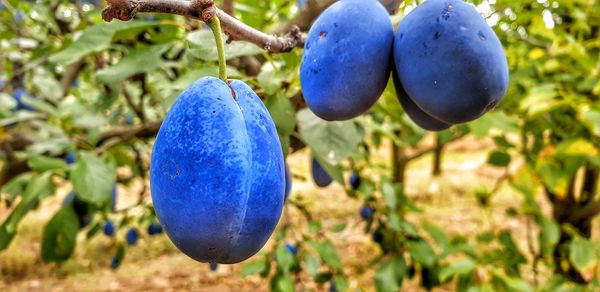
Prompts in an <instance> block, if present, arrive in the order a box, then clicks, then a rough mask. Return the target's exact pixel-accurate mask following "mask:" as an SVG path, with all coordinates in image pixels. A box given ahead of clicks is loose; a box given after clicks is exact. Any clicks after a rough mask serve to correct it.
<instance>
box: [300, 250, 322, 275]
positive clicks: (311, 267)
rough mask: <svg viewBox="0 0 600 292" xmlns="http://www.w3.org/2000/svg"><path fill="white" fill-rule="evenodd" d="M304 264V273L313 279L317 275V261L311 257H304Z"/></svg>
mask: <svg viewBox="0 0 600 292" xmlns="http://www.w3.org/2000/svg"><path fill="white" fill-rule="evenodd" d="M304 263H305V267H306V272H307V273H308V274H309V275H310V276H311V277H313V278H314V277H315V276H316V275H317V274H318V273H319V267H320V265H319V259H318V258H317V257H315V256H313V255H306V257H305V258H304Z"/></svg>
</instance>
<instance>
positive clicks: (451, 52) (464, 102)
mask: <svg viewBox="0 0 600 292" xmlns="http://www.w3.org/2000/svg"><path fill="white" fill-rule="evenodd" d="M394 61H395V64H396V69H397V70H398V75H399V79H400V81H401V82H402V86H403V88H404V89H405V90H406V93H407V94H408V96H410V97H411V99H412V101H414V103H415V104H416V105H417V106H418V108H420V109H422V110H423V111H424V112H425V113H426V114H427V115H429V116H431V117H433V118H434V119H437V120H439V121H441V122H443V123H446V124H458V123H464V122H468V121H471V120H474V119H476V118H478V117H480V116H481V115H483V114H484V113H486V112H487V111H489V110H490V109H492V108H494V107H495V106H496V105H497V104H498V103H499V102H500V100H501V98H502V97H503V96H504V94H505V93H506V90H507V88H508V81H509V77H508V63H507V60H506V55H505V53H504V49H503V48H502V44H501V43H500V40H499V39H498V37H497V36H496V34H495V33H494V31H493V30H492V29H491V28H490V27H489V25H488V24H487V23H486V22H485V20H484V19H483V18H482V17H481V15H479V13H478V12H477V11H476V10H475V8H473V7H472V6H470V5H468V4H466V3H464V2H462V1H460V0H428V1H425V2H424V3H423V4H421V5H419V6H417V8H415V9H414V10H413V11H411V12H410V13H409V14H408V15H407V16H406V17H405V18H404V19H403V20H402V22H401V23H400V25H399V27H398V30H397V31H396V36H395V42H394Z"/></svg>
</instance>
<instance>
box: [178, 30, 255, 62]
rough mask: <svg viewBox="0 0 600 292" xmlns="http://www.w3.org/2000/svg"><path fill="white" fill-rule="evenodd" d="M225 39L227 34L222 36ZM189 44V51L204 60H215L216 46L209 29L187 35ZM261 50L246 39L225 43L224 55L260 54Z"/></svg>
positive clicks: (216, 55) (230, 56)
mask: <svg viewBox="0 0 600 292" xmlns="http://www.w3.org/2000/svg"><path fill="white" fill-rule="evenodd" d="M223 37H224V39H227V36H223ZM187 40H188V42H189V45H190V53H191V54H192V55H193V56H194V57H196V58H199V59H201V60H204V61H217V60H218V59H219V56H218V54H217V47H216V44H215V39H214V36H213V33H212V31H211V30H209V29H203V30H196V31H194V32H191V33H189V34H188V36H187ZM262 53H263V50H262V49H261V48H259V47H258V46H256V45H255V44H253V43H250V42H246V41H235V42H231V43H228V44H226V45H225V57H226V58H227V60H230V59H234V58H238V57H241V56H252V55H258V54H262Z"/></svg>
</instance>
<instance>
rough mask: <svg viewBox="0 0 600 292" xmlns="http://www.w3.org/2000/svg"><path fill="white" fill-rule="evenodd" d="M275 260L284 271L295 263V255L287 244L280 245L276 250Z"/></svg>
mask: <svg viewBox="0 0 600 292" xmlns="http://www.w3.org/2000/svg"><path fill="white" fill-rule="evenodd" d="M275 261H277V265H278V266H279V267H280V268H281V270H283V271H289V270H290V269H291V268H292V266H293V265H294V255H293V254H292V253H291V252H289V251H288V250H287V248H286V247H285V245H279V246H278V247H277V250H275Z"/></svg>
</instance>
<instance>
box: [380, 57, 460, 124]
mask: <svg viewBox="0 0 600 292" xmlns="http://www.w3.org/2000/svg"><path fill="white" fill-rule="evenodd" d="M392 77H393V80H394V87H395V89H396V95H397V97H398V100H399V101H400V104H401V105H402V109H404V112H405V113H406V114H407V115H408V117H410V119H411V120H412V121H413V122H414V123H415V124H417V126H419V127H421V128H423V129H425V130H428V131H442V130H445V129H448V128H450V127H451V126H452V125H451V124H448V123H444V122H442V121H440V120H438V119H436V118H434V117H432V116H430V115H429V114H427V113H426V112H424V111H423V110H422V109H421V108H419V106H417V105H416V104H415V102H414V101H413V100H412V99H411V98H410V96H408V93H406V90H405V89H404V87H403V86H402V83H401V82H400V79H399V78H398V73H397V71H396V69H395V68H394V71H392Z"/></svg>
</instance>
